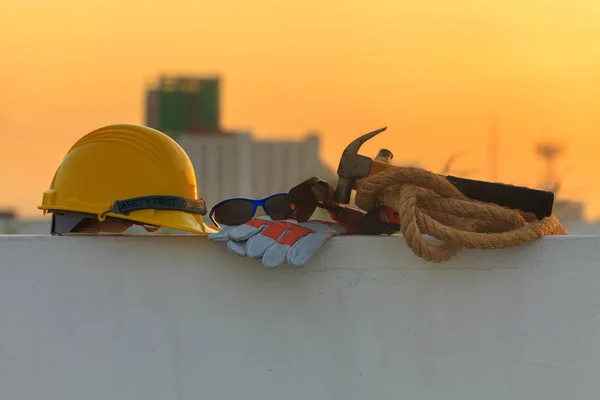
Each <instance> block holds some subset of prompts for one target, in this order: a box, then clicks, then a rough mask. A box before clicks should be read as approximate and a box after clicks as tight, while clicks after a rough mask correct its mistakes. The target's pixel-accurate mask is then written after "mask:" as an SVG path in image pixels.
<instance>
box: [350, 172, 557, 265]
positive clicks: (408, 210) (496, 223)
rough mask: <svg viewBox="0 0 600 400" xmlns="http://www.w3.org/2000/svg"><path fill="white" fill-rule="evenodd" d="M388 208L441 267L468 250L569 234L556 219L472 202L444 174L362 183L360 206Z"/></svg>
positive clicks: (381, 177)
mask: <svg viewBox="0 0 600 400" xmlns="http://www.w3.org/2000/svg"><path fill="white" fill-rule="evenodd" d="M382 204H383V205H387V206H390V207H392V208H394V209H395V210H396V211H397V212H398V214H399V216H400V224H401V231H402V235H403V236H404V239H405V241H406V243H407V244H408V245H409V247H410V248H411V249H412V251H413V253H414V254H416V255H417V256H418V257H421V258H423V259H425V260H427V261H432V262H438V263H439V262H443V261H447V260H449V259H450V258H452V257H453V256H454V255H455V254H456V253H457V252H458V251H459V250H460V249H461V248H462V247H468V248H474V249H500V248H506V247H516V246H521V245H523V244H525V243H528V242H531V241H533V240H536V239H539V238H540V237H542V236H546V235H566V234H568V232H567V229H566V228H565V227H564V226H562V225H561V224H560V222H559V221H558V219H557V218H556V217H555V216H554V215H553V216H550V217H546V218H544V219H543V220H541V221H540V220H537V219H536V218H535V216H534V215H533V214H531V213H525V212H522V211H520V210H513V209H510V208H507V207H502V206H499V205H496V204H493V203H484V202H480V201H476V200H471V199H469V198H467V197H466V196H465V195H463V194H462V193H461V192H460V191H459V190H458V188H456V187H455V186H454V185H452V183H450V182H449V181H447V180H446V179H444V178H443V177H441V176H439V175H438V174H435V173H432V172H429V171H426V170H423V169H421V168H415V167H394V168H391V169H388V170H384V171H382V172H379V173H377V174H375V175H371V176H370V177H367V178H364V179H361V180H358V181H357V182H356V205H357V206H358V207H360V208H362V209H363V210H367V211H368V210H371V209H373V208H375V207H377V206H378V205H382ZM425 235H428V236H430V237H432V238H435V239H437V240H438V241H440V243H433V242H431V241H429V240H427V238H426V237H425Z"/></svg>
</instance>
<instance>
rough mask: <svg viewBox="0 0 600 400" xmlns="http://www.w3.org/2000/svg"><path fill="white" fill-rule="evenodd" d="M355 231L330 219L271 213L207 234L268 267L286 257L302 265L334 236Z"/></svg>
mask: <svg viewBox="0 0 600 400" xmlns="http://www.w3.org/2000/svg"><path fill="white" fill-rule="evenodd" d="M351 233H354V232H352V231H351V230H350V229H349V228H347V227H344V226H342V225H340V224H337V223H334V222H328V221H320V220H310V221H307V222H302V223H299V222H297V221H295V220H292V219H288V220H281V221H273V220H271V219H270V218H269V217H258V218H253V219H251V220H250V221H248V222H246V223H245V224H242V225H239V226H225V227H222V229H221V230H220V231H219V232H217V233H213V234H211V235H209V236H208V239H209V240H211V241H213V242H226V243H227V248H228V249H229V251H231V252H232V253H235V254H237V255H239V256H242V257H250V258H254V259H260V260H262V263H263V265H264V266H265V267H267V268H274V267H277V266H279V265H280V264H282V263H283V262H284V261H287V263H288V264H290V265H292V266H294V267H296V268H301V267H303V266H304V265H305V264H306V263H307V262H308V261H309V260H310V259H311V257H312V256H313V255H314V254H315V253H316V252H317V251H318V250H319V249H320V248H321V246H323V244H324V243H325V242H326V241H327V239H329V238H330V237H332V236H337V235H347V234H351Z"/></svg>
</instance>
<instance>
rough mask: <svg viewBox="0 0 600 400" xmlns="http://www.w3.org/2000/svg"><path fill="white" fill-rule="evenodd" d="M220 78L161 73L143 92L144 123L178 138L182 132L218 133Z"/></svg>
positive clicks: (219, 125)
mask: <svg viewBox="0 0 600 400" xmlns="http://www.w3.org/2000/svg"><path fill="white" fill-rule="evenodd" d="M220 100H221V99H220V78H219V77H208V78H204V77H203V78H195V77H185V76H163V77H161V79H160V80H159V83H158V85H157V86H155V87H154V88H151V89H149V90H148V91H147V95H146V125H147V126H149V127H151V128H154V129H158V130H159V131H161V132H164V133H166V134H167V135H169V136H171V137H172V138H173V139H175V140H178V138H179V136H180V135H181V133H183V132H197V133H203V132H207V133H218V132H220V127H221V121H220V119H221V115H220V113H221V110H220Z"/></svg>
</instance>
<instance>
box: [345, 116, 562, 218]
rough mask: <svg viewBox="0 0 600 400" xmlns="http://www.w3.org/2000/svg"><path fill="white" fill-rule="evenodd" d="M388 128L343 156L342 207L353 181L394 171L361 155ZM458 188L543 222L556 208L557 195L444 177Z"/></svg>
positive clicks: (362, 138) (354, 145) (357, 143)
mask: <svg viewBox="0 0 600 400" xmlns="http://www.w3.org/2000/svg"><path fill="white" fill-rule="evenodd" d="M386 129H387V127H383V128H380V129H377V130H375V131H373V132H369V133H367V134H365V135H362V136H360V137H359V138H357V139H355V140H354V141H352V142H351V143H350V144H349V145H348V146H347V147H346V149H345V150H344V152H343V153H342V157H341V158H340V163H339V166H338V170H337V173H338V182H337V186H336V188H335V196H334V200H335V202H337V203H340V204H349V203H350V197H351V192H352V189H353V185H354V182H355V181H356V180H357V179H360V178H365V177H368V176H371V175H373V174H376V173H378V172H381V171H383V170H386V169H389V168H394V165H392V164H390V163H388V162H384V161H378V160H377V159H376V160H372V159H371V158H369V157H366V156H362V155H360V154H358V151H359V150H360V147H361V146H362V145H363V144H364V143H365V142H366V141H367V140H369V139H371V138H373V137H375V136H376V135H378V134H380V133H381V132H383V131H385V130H386ZM440 176H442V177H444V178H445V179H447V180H448V181H449V182H451V183H452V184H453V185H454V186H456V187H457V188H458V190H460V191H461V192H462V193H463V194H464V195H465V196H466V197H468V198H470V199H473V200H477V201H483V202H487V203H494V204H497V205H500V206H504V207H509V208H512V209H516V210H520V211H523V212H529V213H532V214H535V216H536V217H537V219H540V220H541V219H543V218H545V217H549V216H551V215H552V208H553V206H554V193H552V192H548V191H543V190H536V189H531V188H528V187H523V186H514V185H508V184H504V183H496V182H485V181H478V180H473V179H465V178H459V177H456V176H446V175H441V174H440Z"/></svg>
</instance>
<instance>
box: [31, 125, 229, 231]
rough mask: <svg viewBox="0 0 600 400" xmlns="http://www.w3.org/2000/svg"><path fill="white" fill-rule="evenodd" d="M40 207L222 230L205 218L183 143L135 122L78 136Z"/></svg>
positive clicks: (174, 226) (103, 217) (99, 217)
mask: <svg viewBox="0 0 600 400" xmlns="http://www.w3.org/2000/svg"><path fill="white" fill-rule="evenodd" d="M38 208H39V209H40V210H44V213H46V212H47V211H49V212H53V213H55V214H57V212H58V214H62V215H64V214H65V212H66V213H67V214H68V213H82V215H88V217H89V216H92V218H93V217H95V218H96V219H97V221H105V220H106V219H107V218H108V219H109V220H113V221H114V220H115V219H116V220H126V221H130V222H131V223H137V224H140V225H144V224H147V225H152V226H154V227H167V228H172V229H177V230H182V231H186V232H191V233H196V234H206V235H207V234H210V233H214V232H216V231H217V230H218V228H217V227H212V226H210V225H208V224H205V223H204V222H203V220H202V216H203V215H205V214H206V203H205V202H204V200H203V199H202V198H198V193H197V187H196V175H195V173H194V168H193V166H192V163H191V161H190V159H189V157H188V155H187V154H186V153H185V151H184V150H183V149H182V148H181V146H179V144H177V142H175V141H174V140H173V139H171V138H170V137H169V136H167V135H165V134H164V133H162V132H160V131H157V130H155V129H152V128H148V127H145V126H139V125H133V124H116V125H108V126H105V127H102V128H99V129H96V130H94V131H92V132H90V133H88V134H87V135H85V136H83V137H82V138H81V139H79V140H78V141H77V142H76V143H75V144H74V145H73V146H72V147H71V148H70V149H69V151H68V152H67V155H66V156H65V157H64V159H63V160H62V162H61V164H60V166H59V167H58V169H57V171H56V173H55V174H54V178H53V179H52V183H51V185H50V189H48V190H46V191H45V192H44V196H43V199H42V205H41V206H39V207H38ZM53 217H54V215H53ZM97 221H96V222H97ZM53 226H54V223H53Z"/></svg>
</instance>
